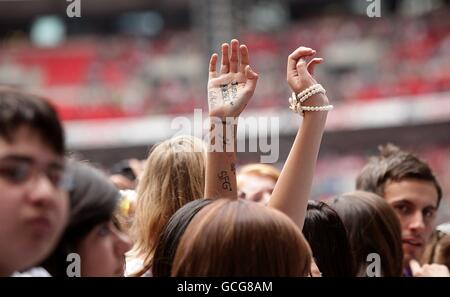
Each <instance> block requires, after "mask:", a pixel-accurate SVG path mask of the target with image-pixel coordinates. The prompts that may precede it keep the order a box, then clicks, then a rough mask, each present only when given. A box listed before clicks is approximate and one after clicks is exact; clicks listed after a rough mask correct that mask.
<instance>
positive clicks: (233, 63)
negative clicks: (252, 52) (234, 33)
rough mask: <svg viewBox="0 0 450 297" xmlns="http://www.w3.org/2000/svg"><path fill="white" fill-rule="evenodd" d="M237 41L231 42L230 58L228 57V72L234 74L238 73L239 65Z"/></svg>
mask: <svg viewBox="0 0 450 297" xmlns="http://www.w3.org/2000/svg"><path fill="white" fill-rule="evenodd" d="M238 50H239V41H237V40H236V39H233V40H231V57H230V72H233V73H236V72H237V71H238V63H239V53H238Z"/></svg>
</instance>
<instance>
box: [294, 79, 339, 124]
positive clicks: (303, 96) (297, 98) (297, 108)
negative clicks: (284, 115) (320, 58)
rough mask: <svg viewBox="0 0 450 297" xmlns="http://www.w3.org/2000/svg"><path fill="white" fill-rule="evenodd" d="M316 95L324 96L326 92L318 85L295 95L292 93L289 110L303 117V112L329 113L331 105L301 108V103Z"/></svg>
mask: <svg viewBox="0 0 450 297" xmlns="http://www.w3.org/2000/svg"><path fill="white" fill-rule="evenodd" d="M317 93H322V94H325V93H326V90H325V89H324V88H323V87H322V85H320V84H314V85H312V86H310V87H309V88H307V89H305V90H303V91H301V92H300V93H298V94H297V95H296V94H295V93H292V96H291V97H290V98H289V108H290V109H292V110H293V111H294V112H296V113H298V114H300V115H302V116H303V115H304V112H305V111H329V110H332V109H333V105H324V106H302V103H303V102H305V101H306V100H307V99H309V98H310V97H311V96H313V95H314V94H317Z"/></svg>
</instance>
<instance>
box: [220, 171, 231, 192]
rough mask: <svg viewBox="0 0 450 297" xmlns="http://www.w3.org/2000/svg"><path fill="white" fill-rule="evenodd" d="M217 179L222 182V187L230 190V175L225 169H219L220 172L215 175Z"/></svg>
mask: <svg viewBox="0 0 450 297" xmlns="http://www.w3.org/2000/svg"><path fill="white" fill-rule="evenodd" d="M217 177H218V178H219V180H220V181H221V182H222V189H224V190H229V191H230V192H231V191H232V189H231V183H230V177H229V176H228V173H227V172H226V171H221V172H220V174H218V175H217Z"/></svg>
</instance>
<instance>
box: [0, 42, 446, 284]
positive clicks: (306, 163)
mask: <svg viewBox="0 0 450 297" xmlns="http://www.w3.org/2000/svg"><path fill="white" fill-rule="evenodd" d="M316 54H317V52H316V50H314V49H312V48H308V47H304V46H300V47H298V48H297V49H296V50H295V51H293V52H292V53H290V55H289V56H288V57H287V68H286V78H287V84H286V86H285V87H286V88H289V89H290V90H291V92H293V95H292V97H291V98H290V100H289V106H286V107H285V108H290V109H291V110H292V111H293V112H295V113H298V114H299V116H302V117H303V121H302V122H301V124H300V125H299V127H298V132H297V134H296V137H295V139H294V141H293V143H292V147H291V149H290V152H289V156H288V158H287V160H286V161H285V163H284V165H283V168H282V170H281V171H278V170H277V169H275V168H272V167H271V166H270V165H267V164H266V165H264V164H253V165H248V166H245V167H242V168H237V167H236V164H237V153H236V149H235V147H236V133H235V131H236V129H237V126H238V125H239V122H238V121H236V119H237V118H238V117H239V115H240V114H241V113H242V112H243V111H244V110H245V108H246V106H247V105H248V104H249V102H250V101H251V99H252V97H253V96H254V93H255V90H256V88H257V85H258V80H259V78H260V75H259V74H258V73H256V72H255V71H254V70H253V67H251V66H250V65H251V64H250V54H249V49H248V48H247V46H246V45H244V44H240V43H239V41H238V40H236V39H233V40H231V42H230V43H224V44H222V46H221V52H220V56H219V55H218V54H216V53H214V54H213V55H212V56H211V59H210V62H209V78H208V83H207V86H208V87H207V94H206V95H207V98H208V102H207V106H208V107H207V110H208V114H209V119H210V123H209V124H210V129H209V135H208V137H207V139H206V141H203V140H200V139H197V138H195V137H192V136H189V135H186V136H178V137H175V138H172V139H168V140H166V141H164V142H162V143H160V144H158V145H156V146H154V147H153V148H152V150H151V151H150V152H149V155H148V158H147V159H146V160H145V161H144V162H143V164H141V163H140V162H139V161H137V160H133V161H132V162H130V163H128V164H122V165H121V166H119V168H117V171H116V172H114V174H112V175H111V176H108V175H106V174H105V173H104V172H102V171H101V170H99V169H97V168H94V167H93V166H92V165H90V164H88V163H87V162H82V161H80V160H76V159H74V158H69V157H66V156H65V155H66V148H65V142H64V131H63V128H62V125H61V122H60V120H59V119H58V116H57V113H56V111H55V109H54V108H53V107H52V105H51V104H50V103H49V102H48V100H46V99H43V98H41V97H39V96H36V95H32V94H27V93H24V92H22V91H17V90H14V89H8V88H2V89H0V196H1V199H0V276H12V275H13V276H26V275H32V276H37V275H39V276H44V275H47V276H61V277H72V276H86V277H87V276H148V277H150V276H152V277H160V276H175V277H181V276H228V277H229V276H256V277H266V276H269V277H270V276H272V277H275V276H294V277H306V276H317V277H320V276H370V277H371V276H378V277H390V276H396V277H400V276H411V277H418V276H446V277H448V276H450V273H449V256H448V255H449V249H450V241H449V238H450V231H449V229H450V228H449V224H443V225H440V226H435V218H436V212H437V210H438V208H439V205H440V202H441V200H442V199H443V197H444V193H443V191H442V189H441V186H440V184H439V182H438V180H437V179H436V177H435V175H434V173H433V171H432V169H431V167H430V166H429V165H428V164H427V163H426V162H425V161H423V160H421V159H420V158H418V157H417V156H415V155H413V154H411V153H409V152H405V151H402V150H401V149H399V148H398V147H396V146H394V145H386V146H383V147H382V149H381V151H380V154H379V155H378V156H373V158H371V159H370V160H369V162H368V163H367V164H366V166H365V167H364V168H363V170H362V171H361V173H360V174H359V176H358V178H357V179H356V180H355V191H352V192H348V193H342V194H340V195H338V196H336V197H333V198H331V199H329V200H327V201H322V202H313V201H309V198H310V196H311V189H312V184H313V176H314V172H315V167H316V163H317V158H318V153H319V149H320V144H321V140H322V136H323V132H324V127H325V123H326V119H327V114H328V112H330V111H331V110H332V109H333V106H332V105H331V104H330V103H332V102H330V101H329V99H328V95H327V94H330V92H327V91H326V90H325V88H324V87H323V86H322V85H321V84H319V83H318V82H317V80H316V77H315V75H314V70H315V68H316V67H317V68H318V67H320V66H318V65H319V64H321V63H324V62H326V61H324V59H322V58H318V57H315V55H316ZM219 59H220V66H219V67H218V66H217V64H218V62H219ZM252 65H253V64H252ZM332 96H333V94H331V96H330V97H332ZM285 104H286V103H285ZM286 105H287V104H286ZM336 174H338V173H336Z"/></svg>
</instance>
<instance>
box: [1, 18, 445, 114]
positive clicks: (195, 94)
mask: <svg viewBox="0 0 450 297" xmlns="http://www.w3.org/2000/svg"><path fill="white" fill-rule="evenodd" d="M449 19H450V18H449V15H448V11H445V10H442V11H436V12H431V13H430V14H428V15H425V16H422V17H414V18H408V17H404V16H403V17H402V16H399V15H389V16H385V17H383V18H382V21H377V20H374V19H370V18H367V17H365V16H364V17H361V16H360V17H358V16H343V15H326V16H320V17H311V18H306V19H302V20H301V21H293V22H290V23H289V26H286V28H282V29H281V30H279V31H277V32H270V33H272V34H268V32H259V33H258V32H257V31H245V30H243V31H242V32H241V33H240V34H241V39H242V40H245V42H246V44H248V45H249V46H250V47H251V48H252V50H253V61H254V62H255V63H256V65H258V71H259V72H260V73H261V74H263V75H264V77H263V80H267V81H270V82H271V83H264V85H262V86H260V88H258V90H256V94H255V96H257V100H254V101H253V102H251V104H250V106H249V108H267V107H269V108H281V107H283V104H284V102H283V100H282V99H281V98H285V97H286V95H287V94H288V93H287V92H286V89H285V88H283V87H282V86H283V81H282V78H283V77H284V75H283V73H282V72H283V68H282V67H280V65H281V64H282V63H283V57H284V56H286V55H287V54H288V52H287V51H289V50H291V49H293V48H295V47H296V45H297V44H299V43H303V44H310V45H311V46H312V47H314V48H319V49H320V50H321V55H322V56H324V57H325V58H327V60H328V62H329V63H328V64H327V65H326V66H325V67H324V68H323V71H321V72H320V73H318V75H319V77H320V78H321V80H323V81H327V89H328V90H329V91H330V92H332V94H333V99H334V102H335V104H347V103H349V102H367V101H369V100H378V99H380V98H386V97H396V96H408V95H410V96H415V95H420V94H429V93H434V92H447V91H449V90H450V76H449V73H450V71H449V69H450V60H449V56H448V54H447V53H448V52H449V47H450V35H449V32H450V22H449ZM207 51H208V49H206V48H204V46H203V44H202V39H201V36H199V34H197V33H196V32H195V31H175V32H174V31H173V30H170V29H167V30H166V31H164V32H163V33H162V34H160V35H159V36H156V37H154V38H152V39H150V40H148V39H139V38H136V37H129V36H128V37H127V36H121V35H117V36H114V37H99V36H96V35H87V36H82V37H78V36H73V37H72V36H69V37H68V39H67V40H66V41H64V42H63V43H62V44H60V45H58V46H56V47H54V48H36V47H35V46H33V45H30V44H29V43H28V42H23V41H21V40H16V39H12V40H10V41H8V42H4V44H3V45H2V47H0V81H3V82H5V83H10V84H12V85H16V84H22V85H23V87H26V88H29V89H34V90H36V89H37V90H40V91H41V92H42V93H43V94H45V95H46V96H50V97H51V99H54V104H55V105H56V107H57V109H58V110H59V113H60V114H61V115H62V118H63V119H64V120H73V119H86V118H115V117H133V116H146V115H153V114H180V113H190V112H191V111H192V109H193V108H194V107H197V108H201V107H203V108H205V107H206V105H205V102H204V100H203V98H204V94H203V91H202V90H203V85H202V83H203V80H204V79H203V78H204V75H205V72H204V71H201V69H203V68H204V67H203V65H204V64H205V62H204V59H203V57H204V55H205V53H206V52H207ZM348 52H357V53H358V54H357V55H349V54H347V53H348ZM350 57H351V58H350ZM180 61H183V63H184V64H185V65H186V67H177V65H179V63H180ZM168 69H170V71H168ZM186 69H189V71H187V70H186ZM379 73H383V75H381V76H380V75H379Z"/></svg>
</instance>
